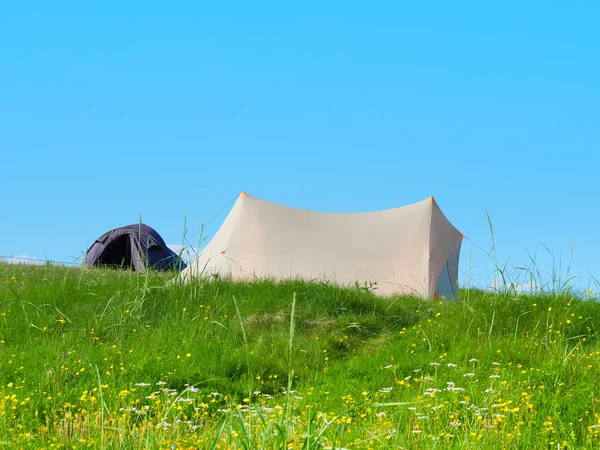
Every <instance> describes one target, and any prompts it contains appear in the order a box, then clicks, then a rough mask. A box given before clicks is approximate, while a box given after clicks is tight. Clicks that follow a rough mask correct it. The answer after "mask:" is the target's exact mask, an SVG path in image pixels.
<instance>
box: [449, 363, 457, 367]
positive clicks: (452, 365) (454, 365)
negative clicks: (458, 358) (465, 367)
mask: <svg viewBox="0 0 600 450" xmlns="http://www.w3.org/2000/svg"><path fill="white" fill-rule="evenodd" d="M446 365H447V366H448V367H456V366H457V365H456V364H453V363H448V364H446Z"/></svg>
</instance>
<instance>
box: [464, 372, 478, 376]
mask: <svg viewBox="0 0 600 450" xmlns="http://www.w3.org/2000/svg"><path fill="white" fill-rule="evenodd" d="M474 376H475V374H474V373H472V372H469V373H465V374H464V375H463V377H474Z"/></svg>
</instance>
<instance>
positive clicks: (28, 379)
mask: <svg viewBox="0 0 600 450" xmlns="http://www.w3.org/2000/svg"><path fill="white" fill-rule="evenodd" d="M294 299H295V300H294ZM599 318H600V306H599V305H598V304H597V303H596V302H593V301H589V300H585V299H581V298H577V297H573V296H570V295H566V294H564V295H555V294H545V295H536V296H511V295H495V294H490V293H487V292H482V291H475V290H468V291H463V292H462V296H461V301H459V302H444V303H440V302H432V301H427V300H421V299H417V298H410V297H397V298H379V297H377V296H375V295H373V294H372V293H370V292H368V290H367V289H361V288H348V289H342V288H338V287H335V286H327V285H324V284H314V283H305V282H300V281H293V282H285V283H273V282H268V281H261V282H256V283H245V284H242V283H232V282H230V281H227V280H213V281H211V282H204V283H200V282H199V283H192V284H188V285H180V284H177V283H173V282H169V278H168V275H164V274H157V273H148V274H139V273H134V272H127V271H113V270H98V269H93V270H82V269H79V268H63V267H52V266H24V265H7V264H0V442H2V443H4V444H7V445H9V446H14V447H15V448H61V447H65V448H66V447H67V446H68V447H70V448H73V446H74V448H326V447H334V448H440V447H442V448H466V447H473V448H546V447H549V448H557V446H559V447H560V448H565V447H573V448H594V447H596V446H597V445H598V444H599V442H598V440H599V437H598V432H599V431H600V411H599V410H598V407H597V404H596V397H597V396H598V394H599V391H600V387H598V386H599V384H598V382H597V380H598V375H597V373H598V369H599V367H600V364H599V362H600V346H599V344H598V334H597V330H596V324H597V323H598V319H599ZM290 375H293V377H290Z"/></svg>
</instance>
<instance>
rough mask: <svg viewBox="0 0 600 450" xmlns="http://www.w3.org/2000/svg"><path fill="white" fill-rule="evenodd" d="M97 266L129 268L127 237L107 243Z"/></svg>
mask: <svg viewBox="0 0 600 450" xmlns="http://www.w3.org/2000/svg"><path fill="white" fill-rule="evenodd" d="M97 264H100V265H103V266H117V267H131V241H130V239H129V235H127V234H125V235H123V236H119V237H118V238H116V239H115V240H114V241H112V242H111V243H109V244H108V245H107V246H106V247H105V249H104V251H103V252H102V255H101V256H100V258H99V259H98V261H97Z"/></svg>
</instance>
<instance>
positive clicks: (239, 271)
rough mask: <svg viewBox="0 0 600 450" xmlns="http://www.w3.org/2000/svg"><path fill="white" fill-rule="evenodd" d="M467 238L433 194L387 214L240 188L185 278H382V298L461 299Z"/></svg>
mask: <svg viewBox="0 0 600 450" xmlns="http://www.w3.org/2000/svg"><path fill="white" fill-rule="evenodd" d="M462 237H463V236H462V234H461V233H460V232H459V231H458V230H457V229H456V228H454V226H452V224H451V223H450V222H449V221H448V219H446V217H445V216H444V214H443V213H442V211H441V210H440V208H439V206H438V205H437V203H436V202H435V201H434V199H433V197H429V198H428V199H426V200H423V201H421V202H418V203H414V204H412V205H408V206H404V207H401V208H393V209H388V210H384V211H376V212H367V213H322V212H315V211H306V210H302V209H296V208H290V207H287V206H283V205H278V204H276V203H271V202H267V201H265V200H261V199H259V198H256V197H253V196H251V195H248V194H246V193H244V192H242V193H241V194H240V196H239V198H238V200H237V201H236V203H235V205H234V206H233V208H232V210H231V212H230V213H229V215H228V216H227V218H226V219H225V221H224V222H223V225H222V226H221V228H220V229H219V230H218V231H217V233H216V234H215V236H214V237H213V239H212V240H211V241H210V242H209V243H208V245H207V246H206V248H205V249H204V250H203V251H202V252H201V253H200V255H199V256H198V258H196V260H195V261H193V262H192V263H191V264H190V265H189V266H188V268H187V269H185V270H184V271H183V272H182V277H183V279H184V280H186V279H189V278H190V277H193V276H205V275H211V274H219V275H222V276H231V277H232V278H233V279H236V280H249V279H257V278H258V279H262V278H275V279H289V278H302V279H304V280H329V281H334V282H336V283H338V284H340V285H354V284H355V283H356V282H358V283H359V284H360V285H364V283H367V285H369V284H370V283H376V285H375V286H376V289H375V292H376V293H378V294H381V295H390V294H416V295H420V296H424V297H442V296H445V297H456V296H457V277H458V257H459V252H460V245H461V242H462Z"/></svg>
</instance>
